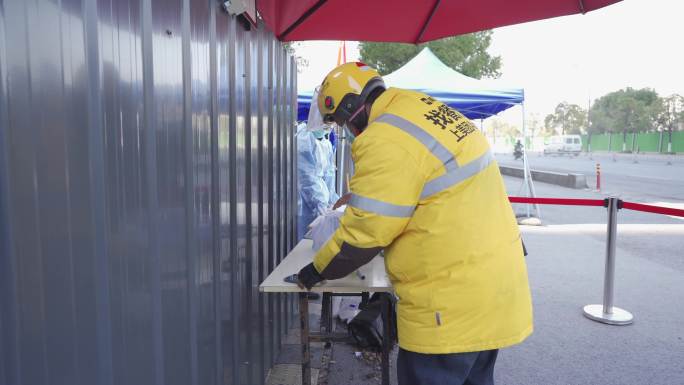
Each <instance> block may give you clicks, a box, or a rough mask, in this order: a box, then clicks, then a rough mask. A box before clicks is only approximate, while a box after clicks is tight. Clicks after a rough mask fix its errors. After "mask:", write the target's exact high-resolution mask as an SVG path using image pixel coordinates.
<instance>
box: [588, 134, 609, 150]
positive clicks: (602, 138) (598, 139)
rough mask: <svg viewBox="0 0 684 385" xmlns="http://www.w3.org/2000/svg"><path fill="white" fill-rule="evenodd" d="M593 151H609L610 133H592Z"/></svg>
mask: <svg viewBox="0 0 684 385" xmlns="http://www.w3.org/2000/svg"><path fill="white" fill-rule="evenodd" d="M591 151H608V134H601V135H592V136H591Z"/></svg>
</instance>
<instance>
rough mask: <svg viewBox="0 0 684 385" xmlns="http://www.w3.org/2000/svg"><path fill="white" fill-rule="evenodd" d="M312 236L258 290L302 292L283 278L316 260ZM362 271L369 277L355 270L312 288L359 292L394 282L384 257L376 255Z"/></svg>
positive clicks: (381, 289)
mask: <svg viewBox="0 0 684 385" xmlns="http://www.w3.org/2000/svg"><path fill="white" fill-rule="evenodd" d="M312 244H313V242H312V241H311V240H310V239H302V240H301V241H300V242H299V243H298V244H297V246H295V248H294V249H292V251H291V252H290V253H289V254H288V255H287V256H286V257H285V259H283V261H282V262H280V264H279V265H278V266H276V268H275V269H274V270H273V272H271V274H269V276H268V277H266V279H265V280H264V282H262V283H261V285H259V291H262V292H271V293H300V292H303V291H305V290H302V289H300V288H299V286H297V285H296V284H294V283H287V282H285V281H284V279H285V277H287V276H289V275H292V274H296V273H298V272H299V270H300V269H301V268H302V267H304V266H306V265H308V264H309V263H311V262H312V261H313V257H314V255H315V254H316V253H315V252H314V250H313V249H312V248H311V246H312ZM359 271H360V272H361V273H362V274H363V275H365V277H366V279H361V278H359V276H358V275H357V274H356V273H355V272H354V273H351V274H349V275H348V276H346V277H344V278H341V279H335V280H330V281H324V282H322V283H319V284H318V285H316V286H314V287H313V288H312V289H311V291H314V292H319V293H322V292H327V293H358V292H364V291H367V292H392V291H393V290H392V284H391V283H390V281H389V278H387V273H386V272H385V261H384V258H382V257H381V256H379V255H378V256H376V257H375V258H373V260H372V261H371V262H370V263H368V264H367V265H365V266H362V267H361V268H360V269H359Z"/></svg>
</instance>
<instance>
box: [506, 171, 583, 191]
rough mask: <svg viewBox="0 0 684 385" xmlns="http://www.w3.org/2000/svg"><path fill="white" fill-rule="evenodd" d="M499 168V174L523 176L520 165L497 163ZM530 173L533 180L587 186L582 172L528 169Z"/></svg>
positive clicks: (574, 186)
mask: <svg viewBox="0 0 684 385" xmlns="http://www.w3.org/2000/svg"><path fill="white" fill-rule="evenodd" d="M499 170H501V174H503V175H508V176H514V177H517V178H522V177H523V169H522V168H520V167H511V166H502V165H499ZM530 173H531V174H532V180H533V181H538V182H544V183H550V184H555V185H558V186H563V187H568V188H574V189H585V188H588V187H589V186H588V185H587V177H586V175H584V174H566V173H560V172H553V171H539V170H530Z"/></svg>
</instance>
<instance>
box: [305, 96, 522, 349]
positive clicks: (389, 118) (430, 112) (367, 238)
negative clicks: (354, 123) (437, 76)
mask: <svg viewBox="0 0 684 385" xmlns="http://www.w3.org/2000/svg"><path fill="white" fill-rule="evenodd" d="M369 122H370V123H369V125H368V127H367V128H366V130H365V131H364V132H363V134H362V135H360V136H359V137H358V138H356V140H355V141H354V143H353V145H352V157H353V159H354V164H355V170H356V173H355V175H354V176H353V177H352V179H351V191H352V194H353V195H352V198H351V200H350V202H349V205H348V207H347V210H346V211H345V214H344V216H343V217H342V218H341V220H340V228H339V229H338V230H337V232H336V233H335V234H334V235H333V237H332V238H331V240H330V241H329V242H328V243H327V244H326V245H325V246H324V247H323V248H321V250H320V251H319V252H318V254H317V255H316V257H315V258H314V265H315V267H316V269H317V270H318V271H319V272H320V273H321V274H322V275H323V277H325V278H327V279H335V278H341V277H343V276H345V275H347V274H348V273H350V272H352V271H353V270H354V269H356V268H358V267H359V266H361V265H363V264H365V263H367V262H368V261H370V260H371V259H372V258H373V257H374V256H375V255H376V254H377V253H378V251H379V250H381V249H385V265H386V268H387V272H388V274H389V276H390V279H391V280H392V284H393V285H394V288H395V293H396V295H397V297H398V298H399V300H398V304H397V317H398V328H399V345H400V346H401V347H402V348H403V349H406V350H409V351H413V352H419V353H456V352H468V351H482V350H489V349H497V348H502V347H506V346H509V345H513V344H516V343H519V342H521V341H523V340H524V339H525V338H526V337H527V336H528V335H530V334H531V333H532V305H531V299H530V291H529V284H528V279H527V270H526V266H525V260H524V257H523V250H522V243H521V239H520V233H519V230H518V226H517V223H516V220H515V216H514V214H513V210H512V209H511V206H510V203H509V202H508V197H507V195H506V190H505V187H504V184H503V179H502V178H501V174H500V173H499V168H498V166H497V164H496V161H495V160H494V159H493V157H492V155H491V152H490V150H489V145H488V143H487V140H486V138H485V137H484V136H483V135H482V134H481V133H480V132H479V131H478V130H477V128H476V127H475V126H474V125H473V124H472V122H470V121H469V120H468V119H466V118H465V117H463V115H461V114H460V113H458V112H456V111H455V110H453V109H451V108H449V107H447V106H446V105H444V104H442V103H441V102H438V101H436V100H434V99H433V98H431V97H429V96H427V95H425V94H422V93H418V92H412V91H406V90H400V89H394V88H390V89H388V90H387V91H385V92H384V93H383V94H382V95H380V97H379V98H378V99H377V100H376V101H375V102H374V103H373V106H372V109H371V114H370V117H369Z"/></svg>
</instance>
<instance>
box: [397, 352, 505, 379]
mask: <svg viewBox="0 0 684 385" xmlns="http://www.w3.org/2000/svg"><path fill="white" fill-rule="evenodd" d="M498 353H499V351H498V350H485V351H482V352H471V353H451V354H422V353H414V352H409V351H408V350H404V349H401V348H400V349H399V357H397V379H398V380H399V385H493V384H494V364H495V363H496V355H497V354H498Z"/></svg>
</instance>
